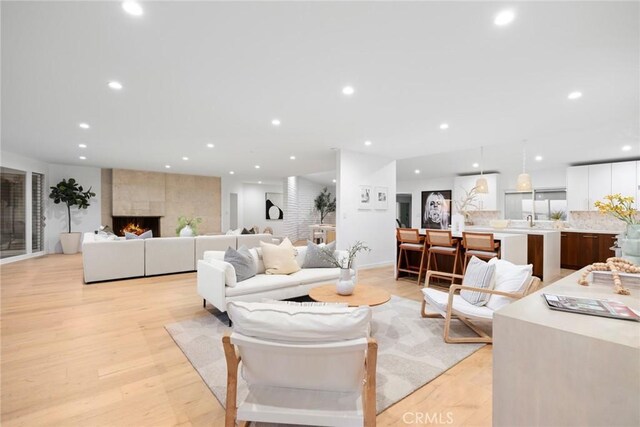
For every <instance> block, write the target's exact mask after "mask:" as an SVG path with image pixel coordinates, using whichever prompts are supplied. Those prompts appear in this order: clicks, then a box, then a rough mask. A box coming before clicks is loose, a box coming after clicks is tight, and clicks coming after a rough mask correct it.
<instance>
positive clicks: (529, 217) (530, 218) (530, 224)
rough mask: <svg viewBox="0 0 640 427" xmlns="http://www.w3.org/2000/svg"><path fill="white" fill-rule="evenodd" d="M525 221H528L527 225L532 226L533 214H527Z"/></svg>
mask: <svg viewBox="0 0 640 427" xmlns="http://www.w3.org/2000/svg"><path fill="white" fill-rule="evenodd" d="M527 221H529V227H533V215H527Z"/></svg>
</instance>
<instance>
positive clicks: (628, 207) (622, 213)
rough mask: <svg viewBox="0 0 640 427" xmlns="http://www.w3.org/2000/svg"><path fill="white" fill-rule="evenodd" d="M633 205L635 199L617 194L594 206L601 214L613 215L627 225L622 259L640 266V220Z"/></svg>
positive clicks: (622, 245)
mask: <svg viewBox="0 0 640 427" xmlns="http://www.w3.org/2000/svg"><path fill="white" fill-rule="evenodd" d="M633 204H634V198H633V197H631V196H629V197H624V196H623V195H621V194H619V193H617V194H609V195H607V196H604V201H600V200H598V201H596V202H595V204H594V205H595V207H596V208H597V209H598V211H600V213H601V214H603V215H611V216H613V217H614V218H617V219H619V220H620V221H623V222H624V223H625V224H627V230H626V236H625V238H624V239H620V243H621V247H622V257H623V258H626V259H627V260H629V261H631V262H633V263H634V264H640V218H639V215H638V211H637V210H636V209H635V208H634V207H633Z"/></svg>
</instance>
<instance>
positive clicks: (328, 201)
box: [313, 187, 336, 224]
mask: <svg viewBox="0 0 640 427" xmlns="http://www.w3.org/2000/svg"><path fill="white" fill-rule="evenodd" d="M313 206H314V208H315V209H316V211H318V212H319V213H320V224H324V219H325V217H326V216H327V215H329V214H330V213H331V212H335V211H336V198H335V197H331V193H329V191H328V190H327V187H324V188H323V189H322V191H321V192H320V194H318V197H316V198H315V200H314V201H313Z"/></svg>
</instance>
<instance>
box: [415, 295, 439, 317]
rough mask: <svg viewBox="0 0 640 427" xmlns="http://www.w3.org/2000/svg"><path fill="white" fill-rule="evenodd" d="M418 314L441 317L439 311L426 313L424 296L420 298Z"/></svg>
mask: <svg viewBox="0 0 640 427" xmlns="http://www.w3.org/2000/svg"><path fill="white" fill-rule="evenodd" d="M420 316H422V317H425V318H427V317H429V318H435V317H442V315H440V313H427V302H426V301H425V300H424V298H423V299H422V306H421V307H420Z"/></svg>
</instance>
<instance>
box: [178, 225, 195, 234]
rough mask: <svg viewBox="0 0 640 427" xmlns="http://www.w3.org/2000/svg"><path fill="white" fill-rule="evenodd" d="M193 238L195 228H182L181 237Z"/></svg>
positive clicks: (187, 226) (186, 226) (188, 226)
mask: <svg viewBox="0 0 640 427" xmlns="http://www.w3.org/2000/svg"><path fill="white" fill-rule="evenodd" d="M191 236H193V228H191V226H190V225H185V226H184V227H182V230H180V237H191Z"/></svg>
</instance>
